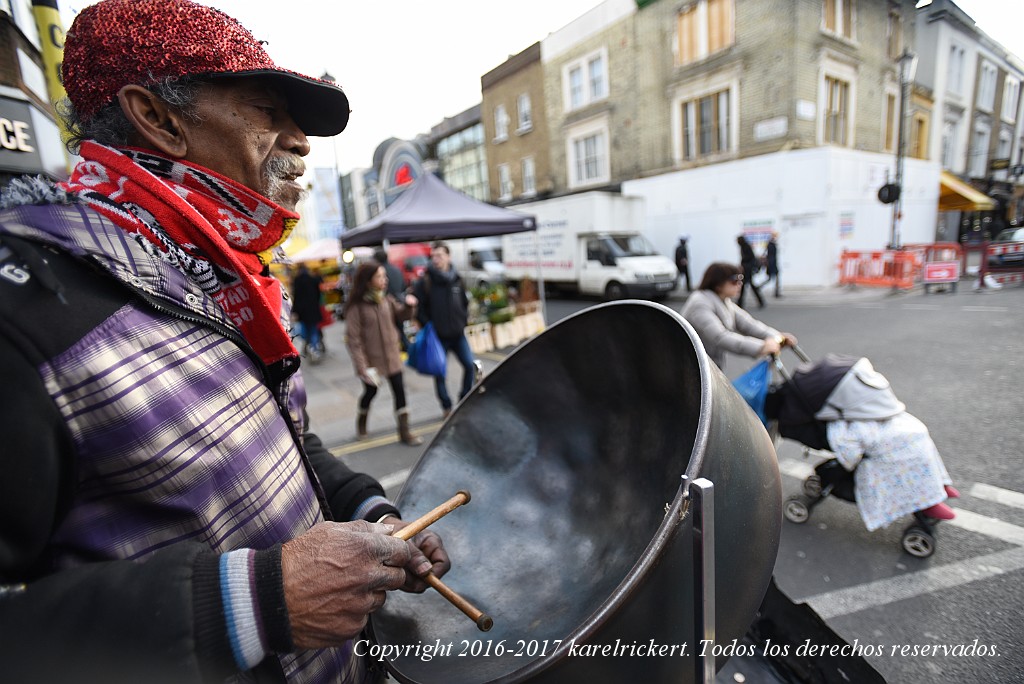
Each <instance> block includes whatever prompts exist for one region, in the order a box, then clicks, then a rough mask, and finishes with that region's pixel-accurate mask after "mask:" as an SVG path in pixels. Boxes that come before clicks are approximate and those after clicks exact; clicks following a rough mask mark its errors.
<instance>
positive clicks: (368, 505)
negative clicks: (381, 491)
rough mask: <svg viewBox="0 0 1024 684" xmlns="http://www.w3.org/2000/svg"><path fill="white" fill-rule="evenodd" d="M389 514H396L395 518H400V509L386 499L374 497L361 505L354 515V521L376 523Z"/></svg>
mask: <svg viewBox="0 0 1024 684" xmlns="http://www.w3.org/2000/svg"><path fill="white" fill-rule="evenodd" d="M388 513H394V514H395V516H398V509H397V508H395V505H394V504H393V503H391V502H390V501H388V500H387V499H386V498H385V497H383V496H377V495H374V496H371V497H370V498H369V499H367V500H366V501H364V502H363V503H361V504H359V507H358V508H356V510H355V512H354V513H353V514H352V519H353V520H370V521H376V520H380V518H381V516H384V515H387V514H388Z"/></svg>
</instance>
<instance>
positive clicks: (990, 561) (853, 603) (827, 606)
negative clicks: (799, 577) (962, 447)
mask: <svg viewBox="0 0 1024 684" xmlns="http://www.w3.org/2000/svg"><path fill="white" fill-rule="evenodd" d="M950 522H952V521H950ZM1022 568H1024V547H1014V548H1012V549H1009V550H1006V551H999V552H997V553H990V554H988V555H985V556H979V557H976V558H968V559H966V560H962V561H958V562H956V563H950V564H948V565H942V566H939V567H934V568H929V569H927V570H921V571H919V572H910V573H907V574H905V575H898V576H896V577H890V578H888V579H883V580H876V581H874V582H868V583H866V584H858V585H856V586H852V587H847V588H846V589H838V590H836V591H829V592H825V593H823V594H816V595H814V596H810V597H808V598H806V599H802V600H803V601H804V602H806V603H808V604H809V605H810V606H811V607H812V608H813V609H814V611H815V612H816V613H818V615H819V616H821V618H822V619H824V620H828V619H830V618H835V617H839V616H842V615H850V614H851V613H858V612H860V611H862V610H868V609H869V608H878V607H879V606H884V605H888V604H890V603H894V602H896V601H904V600H907V599H912V598H915V597H917V596H921V595H922V594H930V593H933V592H936V591H943V590H947V589H952V588H954V587H958V586H960V585H963V584H968V583H970V582H977V581H979V580H985V579H990V578H992V577H996V576H997V575H1003V574H1006V573H1008V572H1015V571H1017V570H1020V569H1022Z"/></svg>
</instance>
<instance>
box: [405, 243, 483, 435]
mask: <svg viewBox="0 0 1024 684" xmlns="http://www.w3.org/2000/svg"><path fill="white" fill-rule="evenodd" d="M413 294H414V295H415V297H416V299H417V300H419V309H418V310H417V312H416V318H417V320H419V322H420V324H421V325H426V324H427V323H433V324H434V330H435V331H436V332H437V337H438V339H439V340H441V345H442V346H443V347H444V349H445V352H454V353H455V357H456V358H457V359H458V360H459V364H460V365H461V366H462V389H461V390H460V391H459V399H462V398H463V397H464V396H466V395H467V394H469V391H470V390H471V389H472V388H473V380H474V377H475V374H476V369H475V366H474V364H473V352H472V350H471V349H470V348H469V341H468V340H466V334H465V330H466V323H467V322H468V321H469V295H468V293H467V292H466V288H465V285H464V284H463V282H462V276H460V275H459V274H458V272H457V271H456V270H455V267H454V266H452V257H451V252H450V251H449V249H448V245H446V244H445V243H443V242H435V243H434V244H433V245H431V252H430V266H428V267H427V272H426V273H424V274H423V277H422V278H420V279H419V280H418V281H416V286H415V289H414V292H413ZM435 386H436V390H437V398H438V401H440V402H441V409H442V410H443V411H444V415H445V416H447V415H448V414H449V413H451V410H452V398H451V396H449V394H448V387H447V383H446V382H445V378H443V377H437V378H435Z"/></svg>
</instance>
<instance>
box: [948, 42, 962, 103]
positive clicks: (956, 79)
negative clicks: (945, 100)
mask: <svg viewBox="0 0 1024 684" xmlns="http://www.w3.org/2000/svg"><path fill="white" fill-rule="evenodd" d="M946 75H947V81H946V90H947V91H948V92H951V93H953V94H954V95H963V94H964V49H963V48H962V47H960V46H959V45H951V46H950V47H949V68H948V71H947V74H946Z"/></svg>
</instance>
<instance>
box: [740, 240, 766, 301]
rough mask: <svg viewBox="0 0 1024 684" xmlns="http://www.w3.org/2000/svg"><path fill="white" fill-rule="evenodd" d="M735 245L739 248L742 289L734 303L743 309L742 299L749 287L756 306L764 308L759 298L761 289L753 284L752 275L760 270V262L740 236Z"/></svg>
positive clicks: (748, 244) (762, 299) (751, 248)
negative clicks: (755, 298) (755, 299)
mask: <svg viewBox="0 0 1024 684" xmlns="http://www.w3.org/2000/svg"><path fill="white" fill-rule="evenodd" d="M736 244H738V245H739V246H740V267H741V268H742V269H743V287H742V288H741V289H740V296H739V299H738V300H737V301H736V303H737V304H738V305H739V307H740V308H744V307H743V299H744V298H745V297H746V295H747V288H748V287H749V288H750V289H751V290H753V291H754V296H755V297H757V304H758V306H759V307H760V308H762V309H763V308H764V297H762V296H761V288H759V287H758V286H757V284H756V283H755V282H754V274H755V273H757V272H758V271H759V270H761V262H760V260H758V258H757V255H756V254H754V248H753V247H751V246H750V243H749V242H747V238H746V237H744V236H743V235H740V236H738V237H737V238H736Z"/></svg>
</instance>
